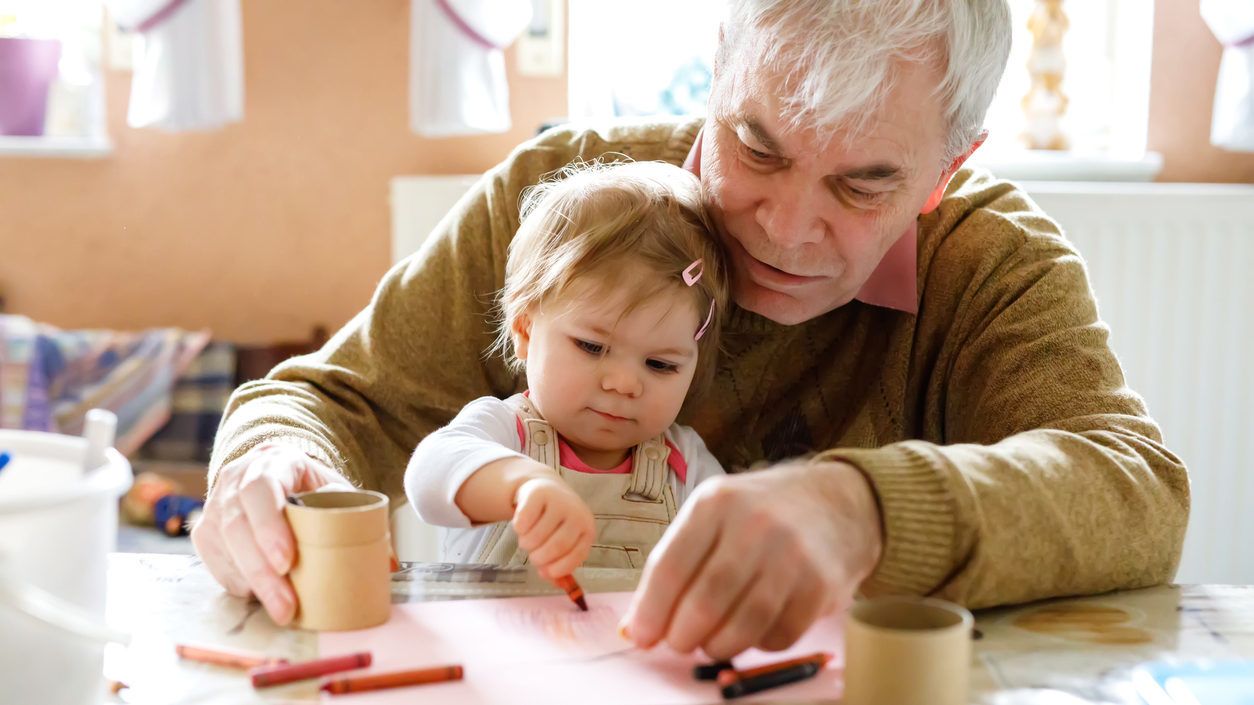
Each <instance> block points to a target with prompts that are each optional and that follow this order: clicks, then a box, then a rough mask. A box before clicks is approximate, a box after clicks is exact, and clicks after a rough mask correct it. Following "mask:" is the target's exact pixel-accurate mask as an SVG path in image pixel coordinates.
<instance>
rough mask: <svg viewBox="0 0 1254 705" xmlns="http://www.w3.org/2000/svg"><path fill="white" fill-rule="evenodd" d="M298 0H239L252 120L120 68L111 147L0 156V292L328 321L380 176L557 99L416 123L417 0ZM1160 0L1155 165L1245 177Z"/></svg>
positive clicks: (560, 107) (214, 319) (473, 160)
mask: <svg viewBox="0 0 1254 705" xmlns="http://www.w3.org/2000/svg"><path fill="white" fill-rule="evenodd" d="M296 5H297V4H296V3H280V2H269V1H264V0H249V1H247V2H244V3H243V9H244V38H245V48H244V51H245V77H246V84H247V88H246V107H245V120H244V122H242V123H240V124H237V125H234V126H231V127H229V128H226V129H223V130H219V131H216V132H210V133H204V134H177V135H169V134H164V133H161V132H157V131H153V130H132V129H130V128H128V127H126V125H125V106H126V99H127V94H128V92H129V90H128V81H129V74H123V73H111V74H110V75H109V76H108V95H109V123H110V125H109V129H110V134H111V135H112V136H113V139H114V141H115V145H116V151H115V152H114V153H113V154H112V155H111V156H109V157H107V158H105V159H101V160H61V159H14V158H0V293H3V294H4V295H5V296H6V298H7V304H8V310H9V311H11V312H17V313H23V314H26V315H29V316H31V317H33V318H35V319H37V320H42V321H47V322H51V323H54V324H57V325H61V326H65V327H84V326H103V327H113V328H139V327H146V326H157V325H177V326H182V327H186V328H201V327H208V328H211V329H212V330H213V331H214V332H215V334H216V335H218V336H220V337H222V338H226V339H231V340H235V341H238V342H273V341H277V340H285V339H287V340H290V339H299V338H304V337H306V336H308V334H309V332H310V329H311V328H312V327H313V326H314V325H317V324H323V325H326V326H327V327H329V328H332V329H334V328H336V327H338V326H339V325H341V324H342V323H343V322H344V321H346V320H348V318H350V317H351V316H352V315H353V314H354V313H356V312H357V311H358V310H359V309H360V308H361V307H362V306H363V305H364V304H365V303H366V302H367V301H368V300H369V297H370V294H371V292H372V291H373V289H374V285H375V283H376V282H377V281H378V278H379V277H380V276H381V275H382V273H383V272H384V271H385V269H386V268H387V266H388V262H389V247H390V244H389V241H390V222H389V211H388V204H387V191H388V179H389V178H390V177H391V176H393V175H396V174H420V173H466V172H478V171H482V170H483V169H485V168H487V167H489V166H491V165H492V164H494V163H496V162H497V161H499V160H500V159H501V158H503V157H504V156H505V155H506V154H507V153H508V151H509V150H510V148H511V147H513V146H514V145H516V144H517V143H518V142H520V141H522V140H523V139H525V138H527V137H529V136H530V135H531V134H532V133H533V131H534V129H535V127H536V126H537V125H538V124H539V123H540V122H542V121H543V120H546V119H548V118H550V117H553V116H556V115H561V114H562V113H564V112H565V101H566V94H565V90H566V89H565V76H560V77H553V78H523V77H519V76H517V75H512V76H511V89H512V90H511V103H512V106H511V107H512V111H513V118H514V123H515V125H516V128H515V129H514V130H513V131H512V132H510V133H508V134H505V135H498V136H491V137H475V138H457V139H445V140H427V139H422V138H420V137H418V136H416V135H414V134H412V133H411V132H410V131H409V129H408V126H407V105H406V74H407V70H408V69H407V62H408V59H407V57H408V21H409V2H408V0H371V2H352V3H350V2H343V1H342V0H301V2H300V3H299V10H297V9H295V7H296ZM1155 19H1156V23H1155V27H1156V29H1155V52H1154V62H1153V71H1154V80H1153V89H1152V96H1151V106H1150V109H1151V117H1150V126H1149V140H1150V148H1151V149H1156V150H1158V151H1160V152H1162V153H1163V154H1164V157H1165V162H1166V165H1165V170H1164V173H1163V179H1165V180H1196V181H1254V155H1235V154H1230V153H1225V152H1221V151H1219V150H1215V149H1213V148H1211V147H1209V146H1207V144H1206V135H1207V133H1208V130H1209V120H1210V105H1211V99H1212V92H1213V85H1214V75H1215V70H1216V67H1217V65H1218V57H1219V47H1218V45H1217V43H1216V42H1215V40H1214V39H1213V38H1212V37H1211V35H1210V34H1209V32H1207V31H1206V28H1205V26H1204V25H1203V24H1202V23H1201V19H1200V17H1199V16H1198V14H1197V0H1158V8H1157V13H1156V18H1155ZM509 59H512V57H507V60H509ZM509 66H510V69H511V73H512V72H513V63H512V60H510V61H509Z"/></svg>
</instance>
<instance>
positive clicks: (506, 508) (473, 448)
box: [405, 397, 544, 528]
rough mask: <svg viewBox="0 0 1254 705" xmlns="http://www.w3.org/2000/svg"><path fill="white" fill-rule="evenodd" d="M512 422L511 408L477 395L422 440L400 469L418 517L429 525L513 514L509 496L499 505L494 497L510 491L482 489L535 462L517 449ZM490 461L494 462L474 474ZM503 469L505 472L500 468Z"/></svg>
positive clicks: (451, 524)
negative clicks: (465, 495) (463, 498)
mask: <svg viewBox="0 0 1254 705" xmlns="http://www.w3.org/2000/svg"><path fill="white" fill-rule="evenodd" d="M517 424H518V421H517V417H516V416H515V414H514V411H513V409H511V408H510V407H509V405H507V404H506V403H505V402H504V401H502V400H500V399H496V398H494V397H481V398H479V399H476V400H474V401H472V402H471V403H469V404H467V405H466V406H465V407H464V408H463V409H462V410H461V412H460V413H458V414H457V417H456V418H454V419H453V420H452V422H450V423H449V424H448V425H447V426H444V427H443V428H441V429H439V430H437V431H435V432H434V433H432V434H431V435H429V436H427V437H426V438H425V439H423V441H422V442H421V443H419V444H418V447H417V449H415V450H414V452H413V455H412V456H410V459H409V464H408V466H407V467H406V469H405V494H406V495H407V496H408V497H409V502H410V504H412V505H413V507H414V510H415V511H416V512H417V513H418V517H419V518H420V519H422V520H423V521H424V522H426V523H428V524H434V525H436V526H448V527H455V528H467V527H470V526H472V525H473V524H480V523H486V522H492V521H500V520H503V519H508V518H509V517H510V516H511V513H512V508H511V506H510V505H509V503H508V501H506V502H505V504H504V505H501V504H500V502H499V501H498V499H495V498H499V497H501V496H505V497H509V496H510V494H506V493H509V492H511V490H509V489H508V488H504V487H501V488H497V489H496V492H495V493H490V492H488V491H487V488H490V487H492V485H493V484H494V479H495V482H497V483H499V482H505V481H509V482H512V481H514V480H515V479H518V477H517V476H518V472H517V468H522V467H528V466H534V465H539V464H538V463H534V461H532V460H530V459H529V458H527V456H525V455H523V454H522V452H521V451H522V443H521V441H520V440H519V438H518V429H517ZM500 461H509V462H505V463H502V462H500ZM489 466H496V467H495V468H494V469H493V471H492V472H490V473H488V474H487V475H484V476H483V477H482V478H480V477H478V476H479V474H480V471H482V470H486V469H489ZM539 467H541V468H543V467H544V466H539ZM505 469H510V471H509V472H508V473H503V470H505ZM472 478H475V482H474V483H472V486H471V488H470V490H469V495H468V496H469V497H470V501H469V502H468V505H467V506H466V507H463V506H461V502H460V501H459V500H460V499H461V497H460V495H461V493H462V492H461V491H462V489H463V487H464V486H465V485H466V484H467V482H468V481H469V480H471V479H472ZM480 497H483V500H482V501H479V498H480ZM494 497H495V498H494ZM466 509H469V510H470V511H466Z"/></svg>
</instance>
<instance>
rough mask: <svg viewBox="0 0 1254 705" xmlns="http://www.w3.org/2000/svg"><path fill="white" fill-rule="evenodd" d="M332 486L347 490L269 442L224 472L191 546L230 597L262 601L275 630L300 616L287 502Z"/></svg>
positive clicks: (304, 458)
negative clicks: (290, 574)
mask: <svg viewBox="0 0 1254 705" xmlns="http://www.w3.org/2000/svg"><path fill="white" fill-rule="evenodd" d="M331 484H341V485H344V486H345V487H347V486H348V483H347V481H345V480H344V478H343V477H341V476H340V475H339V474H338V473H336V472H335V471H333V470H331V469H330V468H328V467H326V466H325V465H323V464H322V463H319V462H318V461H316V460H314V459H313V458H311V457H309V456H308V455H306V454H305V453H303V452H301V451H300V450H297V449H296V448H293V447H291V446H285V445H282V444H270V443H263V444H261V445H259V446H257V447H255V448H253V449H252V450H249V451H248V452H247V453H245V454H244V455H242V456H240V457H239V458H237V459H236V460H235V461H234V462H232V463H229V464H227V465H225V466H223V467H222V469H221V470H220V471H218V477H217V482H215V483H214V486H213V492H211V493H210V494H209V498H208V500H207V501H206V502H205V509H204V514H203V515H201V518H200V521H199V522H198V523H197V524H196V526H194V527H193V528H192V544H193V545H194V546H195V547H196V552H197V553H199V554H200V558H201V560H203V561H204V562H205V567H206V568H208V569H209V573H210V574H212V575H213V578H214V580H217V581H218V582H219V583H220V584H221V585H222V587H224V588H226V590H227V592H229V593H231V594H232V595H236V596H238V597H248V596H249V595H256V596H257V599H258V600H260V601H261V604H262V605H263V606H264V607H265V608H266V612H268V613H270V618H271V619H273V620H274V622H275V623H276V624H280V625H282V624H287V623H288V622H290V621H292V617H294V616H295V614H296V593H295V592H294V591H293V590H292V583H291V582H290V581H289V580H288V579H287V577H286V576H287V573H288V571H289V570H290V569H291V567H292V561H293V559H294V557H295V554H296V548H295V544H296V542H295V539H293V537H292V530H291V528H290V527H288V525H287V519H286V517H285V516H284V514H283V506H284V504H286V502H287V496H288V495H290V494H294V493H297V492H307V491H309V490H315V489H318V488H320V487H324V486H326V485H331Z"/></svg>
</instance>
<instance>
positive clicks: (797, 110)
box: [720, 0, 1011, 162]
mask: <svg viewBox="0 0 1254 705" xmlns="http://www.w3.org/2000/svg"><path fill="white" fill-rule="evenodd" d="M745 30H751V31H748V32H746V31H745ZM1010 36H1011V25H1010V8H1009V7H1008V6H1007V4H1006V0H729V7H728V16H727V22H726V23H725V24H724V26H723V42H722V44H721V46H720V52H721V55H720V63H724V64H726V63H727V60H728V58H730V57H729V56H727V53H728V52H734V53H738V54H740V55H741V56H742V57H743V58H747V57H753V58H754V59H755V60H756V61H757V62H759V64H758V65H760V66H763V67H768V66H769V67H771V68H773V69H776V70H779V71H780V72H781V74H782V75H785V76H787V77H788V78H787V79H786V81H785V85H784V87H783V91H784V93H785V95H783V96H782V106H783V108H784V110H785V112H786V114H785V115H784V116H783V117H784V118H785V119H786V120H788V121H789V122H790V123H791V124H792V125H793V126H794V127H796V126H799V125H800V124H801V123H803V122H805V123H809V124H810V126H813V127H818V129H819V130H820V131H825V130H829V129H835V128H836V127H837V126H838V125H839V126H841V127H844V128H850V129H851V132H852V133H854V134H856V133H857V132H859V131H860V130H862V129H864V128H865V127H866V125H867V123H868V121H869V119H870V118H871V116H872V114H873V113H874V111H875V110H876V109H877V108H878V107H879V106H880V104H881V103H882V101H883V100H884V97H885V96H886V95H887V94H888V93H889V91H891V90H892V87H893V82H894V79H895V76H894V71H893V66H894V64H895V62H896V61H898V60H906V61H913V62H931V61H936V62H942V64H941V65H942V66H943V68H944V72H945V76H944V80H943V81H941V83H940V85H938V86H937V87H936V93H937V95H938V96H939V97H940V98H941V101H942V105H943V106H944V111H945V115H944V117H945V118H946V119H947V121H948V128H949V134H948V137H947V138H946V144H945V160H946V162H948V161H950V160H952V159H954V158H955V157H957V156H958V155H960V154H962V153H963V152H965V151H966V150H967V149H968V148H969V147H970V146H971V144H972V143H973V142H974V140H975V139H976V138H977V137H978V136H979V134H980V132H981V130H982V129H983V125H984V114H985V113H986V112H987V111H988V106H989V103H991V102H992V100H993V94H994V93H995V92H996V91H997V84H998V82H999V81H1000V80H1001V75H1002V72H1003V71H1004V70H1005V67H1006V58H1007V56H1008V55H1009V53H1010ZM745 52H749V53H747V54H746V53H745Z"/></svg>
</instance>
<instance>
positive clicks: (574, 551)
mask: <svg viewBox="0 0 1254 705" xmlns="http://www.w3.org/2000/svg"><path fill="white" fill-rule="evenodd" d="M580 538H581V540H580V541H578V542H576V543H575V545H574V547H572V548H571V550H570V551H568V552H566V554H565V555H562V556H560V557H558V558H557V559H556V560H554V561H553V562H552V563H550V564H548V565H546V566H544V567H543V568H541V569H540V575H541V576H543V577H545V578H549V579H552V578H556V577H559V576H562V575H570V574H571V573H573V572H575V569H576V568H578V567H579V566H581V565H583V562H584V561H586V560H588V552H589V551H590V550H591V549H592V538H591V537H590V536H587V535H585V536H581V537H580Z"/></svg>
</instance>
